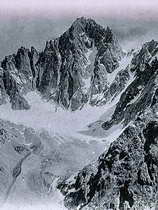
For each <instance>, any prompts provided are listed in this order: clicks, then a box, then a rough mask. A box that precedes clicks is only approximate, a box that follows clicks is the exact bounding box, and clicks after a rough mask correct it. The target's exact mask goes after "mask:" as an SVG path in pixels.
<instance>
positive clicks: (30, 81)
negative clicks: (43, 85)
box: [1, 47, 38, 110]
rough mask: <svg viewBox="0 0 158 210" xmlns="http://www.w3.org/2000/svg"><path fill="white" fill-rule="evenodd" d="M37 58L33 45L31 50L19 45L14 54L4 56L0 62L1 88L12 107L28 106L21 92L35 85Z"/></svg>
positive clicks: (22, 107)
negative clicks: (0, 67)
mask: <svg viewBox="0 0 158 210" xmlns="http://www.w3.org/2000/svg"><path fill="white" fill-rule="evenodd" d="M37 59H38V53H37V51H36V50H35V49H34V48H33V47H32V48H31V51H29V50H28V49H25V48H24V47H21V48H20V49H19V50H18V52H17V54H16V55H14V54H13V55H10V56H7V57H5V59H4V60H3V61H2V63H1V66H2V69H1V72H2V73H1V74H2V76H1V78H2V81H3V86H2V88H3V89H4V91H5V92H6V94H7V95H8V97H9V99H10V103H11V106H12V108H13V109H18V110H19V109H29V108H30V106H29V104H28V102H27V101H26V100H25V98H24V97H23V94H24V93H26V92H28V91H30V90H33V89H35V87H36V86H35V81H36V74H37V73H36V68H35V63H36V62H37ZM2 88H1V89H2ZM4 91H3V92H4Z"/></svg>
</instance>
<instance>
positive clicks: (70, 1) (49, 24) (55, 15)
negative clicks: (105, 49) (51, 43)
mask: <svg viewBox="0 0 158 210" xmlns="http://www.w3.org/2000/svg"><path fill="white" fill-rule="evenodd" d="M157 11H158V0H152V1H150V0H0V59H2V58H3V57H4V56H5V55H8V54H11V53H14V52H15V51H16V50H17V48H18V47H20V46H21V45H24V46H26V47H30V46H31V45H34V46H35V47H36V48H37V49H39V50H41V49H43V47H44V45H45V41H46V40H48V39H53V38H55V37H58V36H59V35H60V34H62V33H63V32H64V31H65V30H66V29H67V28H68V27H69V26H70V25H71V23H72V22H73V21H74V20H75V19H76V18H77V17H80V16H86V17H92V18H94V19H95V20H96V21H97V22H98V23H100V24H102V25H104V26H105V27H106V26H107V25H109V26H110V27H111V28H112V29H113V30H114V32H115V33H116V35H117V36H118V39H119V40H120V42H121V44H123V45H124V46H123V47H124V48H127V47H135V46H138V45H139V44H140V43H143V42H144V41H146V40H151V39H153V38H154V39H157V40H158V38H157V37H158V21H157V19H158V12H157Z"/></svg>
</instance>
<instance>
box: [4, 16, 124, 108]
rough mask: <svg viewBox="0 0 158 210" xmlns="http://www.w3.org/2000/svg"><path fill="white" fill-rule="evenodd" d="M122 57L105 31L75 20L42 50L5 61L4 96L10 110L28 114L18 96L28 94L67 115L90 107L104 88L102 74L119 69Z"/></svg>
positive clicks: (20, 53) (25, 51)
mask: <svg viewBox="0 0 158 210" xmlns="http://www.w3.org/2000/svg"><path fill="white" fill-rule="evenodd" d="M123 56H124V53H123V51H122V49H121V47H120V45H119V43H118V40H117V39H116V37H115V35H114V34H113V32H112V30H111V29H110V28H109V27H107V29H105V28H103V27H102V26H100V25H98V24H97V23H96V22H95V21H94V20H92V19H86V18H83V17H82V18H78V19H77V20H76V21H75V22H74V23H73V24H72V26H71V27H70V28H69V29H68V30H67V31H66V32H65V33H64V34H63V35H61V36H60V37H59V38H57V39H55V40H50V41H48V42H47V43H46V47H45V49H44V51H42V52H37V50H36V49H35V48H33V47H32V48H31V50H29V49H26V48H24V47H21V48H20V49H19V50H18V51H17V54H14V55H10V56H7V57H5V59H4V60H3V61H2V64H1V66H2V72H3V83H4V85H5V90H4V91H5V92H6V93H7V95H8V96H9V98H10V101H11V104H12V108H13V109H28V108H29V105H28V104H27V102H26V101H25V99H24V94H25V93H27V92H28V91H32V90H38V91H39V92H40V93H41V95H42V96H43V97H44V98H46V99H47V100H50V101H53V102H54V103H56V104H57V105H59V106H61V107H63V108H65V109H70V110H72V111H75V110H77V109H81V108H82V107H83V106H84V105H85V104H86V103H89V104H91V105H96V104H98V103H100V100H99V99H98V98H100V97H101V95H102V96H103V95H104V93H105V92H107V90H108V89H109V85H108V81H107V74H109V75H110V74H111V73H113V72H114V71H115V70H116V69H117V68H118V67H119V61H120V60H121V58H122V57H123ZM3 83H2V85H3ZM13 89H14V90H13Z"/></svg>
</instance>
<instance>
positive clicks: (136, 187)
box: [59, 40, 158, 210]
mask: <svg viewBox="0 0 158 210" xmlns="http://www.w3.org/2000/svg"><path fill="white" fill-rule="evenodd" d="M157 46H158V43H157V42H156V41H153V40H152V41H151V42H148V43H146V44H144V45H143V47H142V49H141V50H140V51H139V52H138V53H137V54H135V56H134V58H133V59H132V61H131V65H130V68H131V69H132V70H131V71H133V72H135V76H134V80H133V82H132V83H131V84H130V85H129V86H128V87H127V89H126V90H125V91H124V92H123V93H122V95H121V97H120V100H119V102H118V103H117V105H116V108H115V111H114V113H113V115H112V117H111V119H110V120H109V121H106V122H104V123H102V127H103V129H106V130H108V129H109V128H111V127H113V126H114V125H117V124H119V123H120V122H122V125H123V126H124V128H125V129H124V131H122V133H121V135H120V136H119V138H117V139H116V140H115V141H114V142H113V143H112V144H111V145H110V148H109V149H108V150H107V151H105V152H104V153H103V154H102V155H101V156H100V157H99V159H98V161H96V162H93V163H92V164H90V165H88V166H87V167H85V168H84V169H83V170H81V171H80V172H79V173H78V174H77V175H76V176H74V177H73V178H70V179H69V180H67V181H66V182H63V183H61V184H60V185H59V188H60V189H61V191H62V192H63V193H64V195H65V205H66V206H67V207H68V208H70V209H77V208H79V209H113V210H114V209H121V210H125V209H136V210H140V209H142V210H143V209H145V208H146V207H148V208H152V207H153V208H154V209H156V208H157V207H158V204H157V198H158V188H157V186H158V168H157V167H158V165H157V163H158V142H157V139H158V114H157V108H158V105H157V103H158V101H157V100H158V98H157V84H158V61H157V57H156V56H157ZM142 52H143V57H142ZM147 55H150V56H148V58H147V59H144V60H143V58H146V57H147ZM138 57H141V58H139V62H135V61H137V58H138Z"/></svg>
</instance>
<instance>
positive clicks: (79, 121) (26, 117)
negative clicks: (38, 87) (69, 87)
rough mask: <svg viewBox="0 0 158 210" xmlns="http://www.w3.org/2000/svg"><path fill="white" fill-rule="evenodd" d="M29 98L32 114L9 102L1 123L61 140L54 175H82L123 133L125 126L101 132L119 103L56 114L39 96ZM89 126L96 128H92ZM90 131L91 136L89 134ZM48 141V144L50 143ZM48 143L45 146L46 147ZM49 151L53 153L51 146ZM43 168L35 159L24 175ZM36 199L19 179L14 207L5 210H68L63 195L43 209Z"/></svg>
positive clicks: (13, 196)
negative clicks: (46, 133)
mask: <svg viewBox="0 0 158 210" xmlns="http://www.w3.org/2000/svg"><path fill="white" fill-rule="evenodd" d="M25 98H26V100H27V101H28V102H29V104H30V105H31V109H30V110H25V111H14V110H12V109H11V105H10V104H9V102H8V103H7V104H4V105H1V106H0V119H3V120H7V121H10V122H13V123H15V124H22V125H24V126H27V127H31V128H33V129H35V130H36V131H37V132H41V131H42V130H46V131H48V133H49V135H50V136H51V137H52V139H53V138H54V139H55V141H56V140H57V141H58V140H59V143H60V144H61V147H59V150H57V151H59V152H60V154H59V157H60V159H59V160H60V161H59V162H58V160H57V161H56V159H55V160H54V159H53V158H54V157H55V156H53V157H52V159H53V160H54V163H53V167H54V168H53V169H51V172H52V173H53V174H54V173H56V174H55V175H56V176H60V175H62V174H64V173H66V171H68V170H70V171H71V172H73V170H74V171H75V170H76V171H78V170H79V169H82V167H84V166H85V165H86V164H89V163H90V162H91V161H93V160H96V159H97V158H98V157H99V155H100V154H101V153H102V152H103V151H104V150H105V148H107V147H108V145H109V144H110V142H111V141H113V140H114V139H116V138H117V137H118V136H119V135H120V133H121V132H122V125H121V124H119V125H118V126H117V127H113V128H112V129H110V130H109V131H108V132H107V131H104V130H103V129H102V128H101V123H102V122H104V121H106V120H108V119H110V117H111V115H112V114H113V111H114V109H115V103H116V101H115V102H113V103H111V104H110V103H109V104H108V105H106V106H101V107H91V106H89V105H86V106H85V107H84V108H83V109H82V110H77V111H75V112H70V111H66V110H63V109H61V108H58V110H57V111H55V109H56V108H55V105H53V104H51V103H49V102H47V101H44V100H42V99H41V96H40V95H39V94H38V93H37V92H30V93H28V94H27V95H26V96H25ZM89 125H92V127H91V128H90V127H89ZM87 130H88V131H89V132H88V134H85V133H86V131H87ZM94 130H95V132H94ZM94 133H95V135H94ZM44 140H45V141H46V139H44ZM44 140H43V142H42V143H43V145H46V144H47V143H45V142H44ZM62 145H63V146H62ZM46 147H47V146H46ZM49 147H50V150H51V144H50V145H49ZM60 148H61V149H60ZM52 149H54V148H52ZM49 152H50V154H45V155H48V158H49V157H51V155H52V154H53V153H51V151H49ZM55 158H56V157H55ZM39 164H40V160H39V157H38V156H37V157H35V156H31V157H30V158H29V159H28V160H26V161H25V163H24V164H23V168H22V170H23V172H22V173H23V175H24V176H27V173H28V169H29V170H32V168H33V167H34V168H35V169H36V170H37V169H38V167H39ZM29 167H30V168H29ZM18 196H23V199H22V200H23V202H22V203H17V204H15V207H14V205H13V204H14V201H15V200H16V198H17V197H18ZM32 196H34V194H32V193H31V192H30V191H29V189H28V187H27V186H26V184H23V180H22V177H19V178H18V180H17V183H16V184H15V186H14V189H13V191H12V193H11V194H10V197H9V201H10V202H11V204H10V205H9V204H8V203H7V205H5V206H4V207H3V208H2V210H25V209H27V210H36V209H38V210H65V207H64V205H63V201H62V196H61V195H60V194H59V192H55V193H54V196H53V198H52V199H53V200H52V201H50V200H49V202H45V201H46V200H47V199H46V200H45V199H44V200H43V203H42V204H41V205H39V203H38V205H34V202H33V201H32ZM25 201H27V202H26V203H27V205H26V207H25V206H24V202H25Z"/></svg>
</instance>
